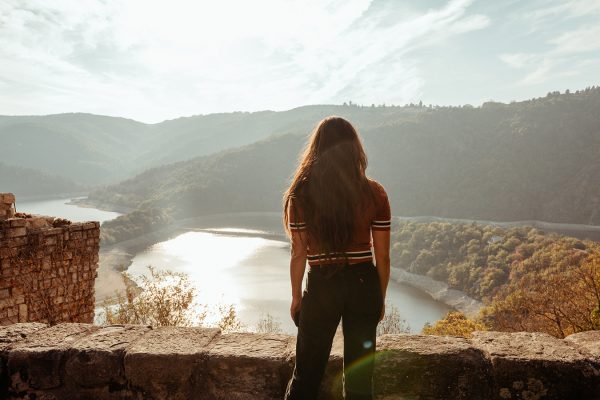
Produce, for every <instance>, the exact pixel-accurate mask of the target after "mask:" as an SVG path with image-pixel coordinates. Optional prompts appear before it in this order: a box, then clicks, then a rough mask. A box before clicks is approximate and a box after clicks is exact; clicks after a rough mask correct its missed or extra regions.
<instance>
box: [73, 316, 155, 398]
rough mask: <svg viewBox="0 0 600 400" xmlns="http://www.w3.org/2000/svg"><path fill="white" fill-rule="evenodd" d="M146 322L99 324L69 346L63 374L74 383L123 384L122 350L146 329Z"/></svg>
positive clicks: (86, 385)
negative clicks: (88, 333) (140, 323)
mask: <svg viewBox="0 0 600 400" xmlns="http://www.w3.org/2000/svg"><path fill="white" fill-rule="evenodd" d="M149 330H150V327H148V326H145V325H108V326H103V327H98V329H97V330H95V331H94V332H92V333H91V334H90V335H87V336H85V337H82V338H81V339H80V340H77V341H76V342H74V343H73V345H72V346H71V348H70V350H69V352H68V355H67V357H66V362H65V374H66V375H67V376H68V378H69V382H66V383H65V384H66V385H67V386H73V387H75V388H76V387H86V388H89V387H102V386H111V387H112V388H114V390H115V391H117V390H124V389H125V387H126V386H127V385H126V383H127V382H126V379H125V371H124V368H123V360H124V356H125V350H126V348H127V347H129V346H130V345H131V344H132V343H134V342H135V341H136V340H138V339H139V338H140V337H141V336H142V335H143V334H145V333H146V332H148V331H149Z"/></svg>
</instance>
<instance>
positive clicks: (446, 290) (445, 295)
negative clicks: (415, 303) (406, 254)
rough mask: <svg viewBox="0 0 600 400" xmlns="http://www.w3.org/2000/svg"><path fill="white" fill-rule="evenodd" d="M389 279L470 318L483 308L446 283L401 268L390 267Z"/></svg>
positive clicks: (480, 303)
mask: <svg viewBox="0 0 600 400" xmlns="http://www.w3.org/2000/svg"><path fill="white" fill-rule="evenodd" d="M390 278H391V279H393V280H395V281H396V282H399V283H403V284H406V285H409V286H412V287H415V288H417V289H420V290H422V291H424V292H426V293H427V294H429V295H430V296H431V297H432V298H434V299H435V300H438V301H441V302H442V303H444V304H447V305H449V306H450V307H453V308H455V309H456V310H458V311H460V312H462V313H463V314H465V315H466V316H467V317H470V318H473V317H475V316H476V315H477V314H478V312H479V310H480V309H481V308H482V307H483V306H484V304H483V303H482V302H480V301H479V300H476V299H474V298H472V297H469V296H468V295H467V294H466V293H464V292H462V291H460V290H457V289H452V288H450V287H449V286H448V284H447V283H446V282H442V281H437V280H435V279H432V278H430V277H428V276H425V275H419V274H415V273H412V272H409V271H407V270H405V269H403V268H396V267H392V269H391V274H390Z"/></svg>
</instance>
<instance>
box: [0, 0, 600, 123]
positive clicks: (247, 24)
mask: <svg viewBox="0 0 600 400" xmlns="http://www.w3.org/2000/svg"><path fill="white" fill-rule="evenodd" d="M598 84H600V0H526V1H523V0H520V1H517V0H502V1H497V0H479V1H477V0H451V1H442V0H419V1H401V0H304V1H295V0H253V1H245V0H238V1H233V0H218V1H201V0H195V1H191V0H189V1H184V0H169V1H159V0H77V1H75V0H53V1H47V0H0V115H39V114H54V113H63V112H89V113H94V114H103V115H111V116H121V117H126V118H132V119H135V120H138V121H143V122H148V123H155V122H159V121H162V120H165V119H173V118H177V117H181V116H190V115H199V114H209V113H216V112H231V111H258V110H286V109H290V108H294V107H298V106H302V105H308V104H342V103H343V102H348V101H352V102H353V103H356V104H363V105H371V104H376V105H379V104H388V105H389V104H395V105H402V104H407V103H410V102H414V103H416V102H419V101H423V103H425V104H438V105H462V104H471V105H474V106H477V105H480V104H481V103H483V102H485V101H489V100H494V101H502V102H510V101H513V100H516V101H518V100H525V99H528V98H533V97H540V96H545V95H546V93H547V92H549V91H557V90H558V91H561V92H564V91H565V90H566V89H570V90H577V89H583V88H585V87H587V86H593V85H598Z"/></svg>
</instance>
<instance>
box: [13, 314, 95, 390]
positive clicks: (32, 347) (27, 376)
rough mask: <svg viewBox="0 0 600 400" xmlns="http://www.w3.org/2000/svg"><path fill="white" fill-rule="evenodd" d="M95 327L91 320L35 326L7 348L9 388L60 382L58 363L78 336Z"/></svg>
mask: <svg viewBox="0 0 600 400" xmlns="http://www.w3.org/2000/svg"><path fill="white" fill-rule="evenodd" d="M97 329H98V327H97V326H94V325H90V324H58V325H55V326H51V327H48V328H44V329H40V330H37V331H35V332H33V333H31V334H30V335H28V336H27V337H26V338H25V339H24V340H22V341H18V342H16V343H13V344H10V345H9V346H8V347H7V348H6V349H5V352H7V355H6V360H7V362H6V368H7V374H8V376H9V377H10V387H9V389H10V390H11V391H13V392H15V393H20V392H23V391H28V390H30V389H33V390H40V389H41V390H45V389H52V388H56V387H59V386H60V385H61V376H62V370H61V363H62V360H63V359H64V356H65V353H66V350H67V349H68V348H69V347H70V346H72V345H73V343H74V342H76V341H77V339H79V338H81V337H82V336H85V335H87V334H89V333H91V332H93V331H95V330H97Z"/></svg>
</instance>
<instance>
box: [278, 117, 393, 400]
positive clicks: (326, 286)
mask: <svg viewBox="0 0 600 400" xmlns="http://www.w3.org/2000/svg"><path fill="white" fill-rule="evenodd" d="M366 168H367V157H366V155H365V152H364V150H363V146H362V144H361V140H360V138H359V136H358V133H357V132H356V130H355V129H354V127H353V126H352V125H351V124H350V122H348V121H347V120H345V119H343V118H340V117H327V118H325V119H323V120H322V121H321V122H319V124H318V125H317V126H316V128H315V129H314V131H313V132H312V135H311V137H310V139H309V142H308V144H307V147H306V149H305V151H304V154H303V156H302V158H301V160H300V164H299V166H298V169H297V171H296V173H295V175H294V178H293V180H292V183H291V185H290V187H289V188H288V189H287V191H286V192H285V194H284V196H283V223H284V226H285V229H286V233H287V235H288V237H289V238H290V239H291V260H290V279H291V284H292V304H291V307H290V314H291V317H292V319H294V322H295V323H296V325H297V326H298V336H297V340H296V363H295V366H294V373H293V375H292V378H291V379H290V381H289V383H288V386H287V390H286V395H285V399H286V400H296V399H303V400H308V399H315V398H316V397H317V393H318V391H319V386H320V384H321V380H322V378H323V374H324V371H325V367H326V365H327V361H328V359H329V354H330V352H331V345H332V342H333V336H334V334H335V331H336V328H337V326H338V324H339V322H340V319H341V320H342V330H343V334H344V394H345V398H346V399H350V400H356V399H372V398H373V396H372V375H373V358H374V354H375V344H376V343H375V335H376V329H377V324H378V323H379V321H381V319H382V318H383V316H384V312H385V311H384V305H385V295H386V290H387V285H388V281H389V274H390V258H389V252H390V221H391V214H390V205H389V202H388V198H387V194H386V191H385V189H384V188H383V186H381V185H380V184H379V183H378V182H376V181H374V180H372V179H370V178H368V177H367V176H366V174H365V170H366ZM371 237H372V239H373V241H372V246H371ZM371 248H373V250H374V252H375V264H374V263H373V254H372V251H371ZM307 260H308V264H309V270H308V274H307V281H306V287H305V290H304V291H303V292H302V278H303V276H304V270H305V266H306V261H307Z"/></svg>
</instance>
